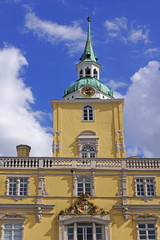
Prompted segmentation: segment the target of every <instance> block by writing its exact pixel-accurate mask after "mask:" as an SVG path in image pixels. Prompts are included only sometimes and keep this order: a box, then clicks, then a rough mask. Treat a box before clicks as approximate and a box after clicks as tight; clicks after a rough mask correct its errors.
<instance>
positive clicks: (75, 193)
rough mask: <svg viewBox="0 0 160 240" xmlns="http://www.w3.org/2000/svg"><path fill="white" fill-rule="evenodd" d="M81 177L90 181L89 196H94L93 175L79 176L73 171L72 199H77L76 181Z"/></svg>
mask: <svg viewBox="0 0 160 240" xmlns="http://www.w3.org/2000/svg"><path fill="white" fill-rule="evenodd" d="M82 177H83V178H85V177H86V178H88V179H90V192H91V195H90V196H91V197H94V196H95V173H94V172H92V174H91V175H81V174H77V173H76V171H73V197H78V179H79V178H82ZM83 190H84V189H83ZM83 193H85V192H83Z"/></svg>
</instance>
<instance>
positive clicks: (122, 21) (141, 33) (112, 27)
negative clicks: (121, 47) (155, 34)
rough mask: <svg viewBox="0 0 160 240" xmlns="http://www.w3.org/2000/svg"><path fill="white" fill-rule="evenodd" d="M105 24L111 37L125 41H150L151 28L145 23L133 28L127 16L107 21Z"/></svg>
mask: <svg viewBox="0 0 160 240" xmlns="http://www.w3.org/2000/svg"><path fill="white" fill-rule="evenodd" d="M104 26H105V28H106V30H107V36H108V37H109V38H110V39H112V38H117V39H118V40H121V41H123V42H124V43H126V42H132V43H138V42H139V41H142V42H144V43H148V42H149V29H148V28H147V27H146V26H145V25H143V26H136V27H135V28H133V24H131V23H129V22H128V20H127V18H125V17H123V16H122V17H120V18H114V19H113V20H107V21H105V23H104Z"/></svg>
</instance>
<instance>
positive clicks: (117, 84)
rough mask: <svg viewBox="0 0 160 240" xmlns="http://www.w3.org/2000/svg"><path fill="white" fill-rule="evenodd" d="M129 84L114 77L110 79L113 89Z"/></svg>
mask: <svg viewBox="0 0 160 240" xmlns="http://www.w3.org/2000/svg"><path fill="white" fill-rule="evenodd" d="M127 85H128V84H127V83H125V82H117V81H114V80H112V79H110V80H109V81H108V86H109V87H110V88H112V90H113V91H115V90H117V89H118V88H122V87H126V86H127Z"/></svg>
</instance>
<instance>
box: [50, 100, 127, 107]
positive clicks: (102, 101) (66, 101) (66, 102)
mask: <svg viewBox="0 0 160 240" xmlns="http://www.w3.org/2000/svg"><path fill="white" fill-rule="evenodd" d="M50 102H51V105H52V106H53V104H57V103H63V104H81V103H82V104H85V103H87V104H92V103H117V102H120V103H123V102H124V99H123V98H113V99H78V100H71V101H69V100H64V99H51V100H50Z"/></svg>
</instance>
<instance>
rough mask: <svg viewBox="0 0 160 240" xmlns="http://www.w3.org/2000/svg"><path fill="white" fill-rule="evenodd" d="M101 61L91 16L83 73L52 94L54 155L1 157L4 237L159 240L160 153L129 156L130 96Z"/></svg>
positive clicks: (26, 150) (23, 148) (0, 233)
mask: <svg viewBox="0 0 160 240" xmlns="http://www.w3.org/2000/svg"><path fill="white" fill-rule="evenodd" d="M97 60H98V59H97V57H96V55H95V53H94V50H93V47H92V43H91V36H90V18H88V35H87V41H86V45H85V48H84V52H83V54H82V56H81V58H80V62H79V63H78V64H77V65H76V70H77V74H78V80H77V81H75V83H74V84H72V85H71V86H69V87H68V88H67V89H66V90H65V91H64V97H63V98H62V99H53V100H51V105H52V108H53V111H54V119H53V122H54V125H53V126H54V127H53V156H52V157H31V156H29V155H30V146H27V145H19V146H17V156H16V157H0V184H1V188H0V222H1V230H0V239H1V240H30V239H33V240H141V239H143V240H158V239H160V229H159V226H160V220H159V217H160V159H158V158H157V159H144V158H137V157H130V158H126V154H125V144H124V123H123V107H124V100H123V99H116V98H114V97H113V92H112V90H110V89H109V88H108V87H107V86H106V85H104V84H102V82H101V81H100V72H101V65H100V64H99V63H98V62H97ZM133 121H134V120H133Z"/></svg>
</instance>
